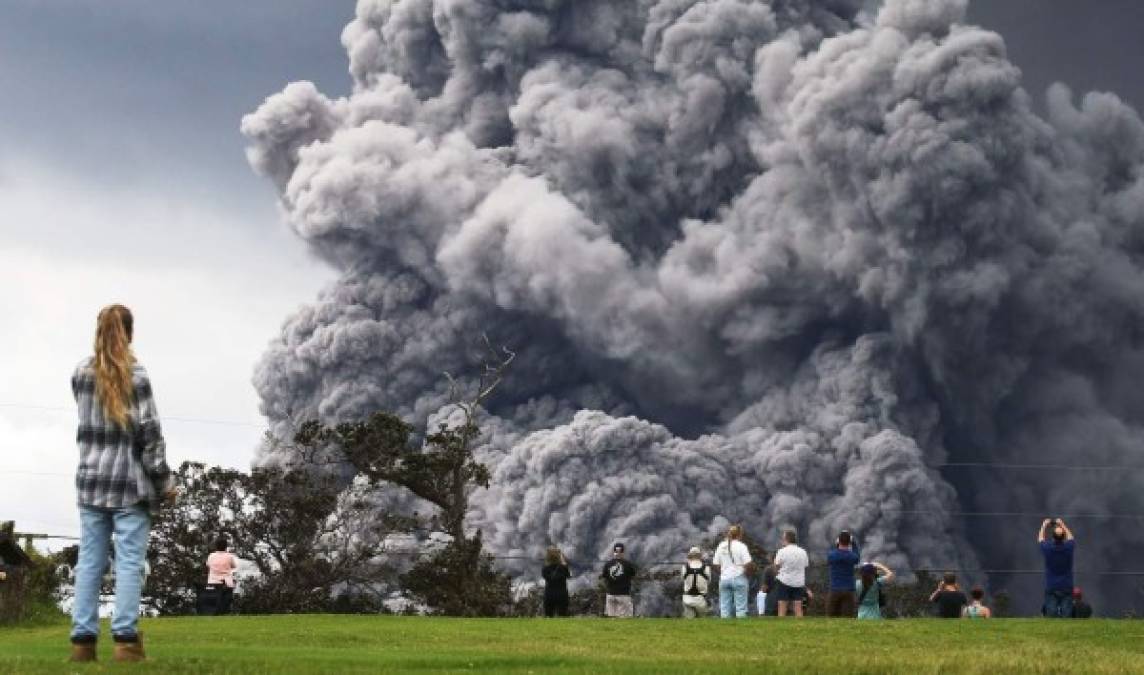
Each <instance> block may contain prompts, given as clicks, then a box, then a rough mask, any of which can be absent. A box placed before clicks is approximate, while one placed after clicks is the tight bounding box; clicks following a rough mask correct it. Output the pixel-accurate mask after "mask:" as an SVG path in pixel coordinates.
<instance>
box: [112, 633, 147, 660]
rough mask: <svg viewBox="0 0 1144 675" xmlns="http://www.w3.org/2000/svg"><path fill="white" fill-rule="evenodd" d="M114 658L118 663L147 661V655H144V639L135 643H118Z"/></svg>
mask: <svg viewBox="0 0 1144 675" xmlns="http://www.w3.org/2000/svg"><path fill="white" fill-rule="evenodd" d="M114 658H115V660H116V661H145V660H146V659H147V655H146V654H144V653H143V639H142V638H139V639H137V640H136V641H135V642H116V643H115V657H114Z"/></svg>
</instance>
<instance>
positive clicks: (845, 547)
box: [826, 530, 862, 618]
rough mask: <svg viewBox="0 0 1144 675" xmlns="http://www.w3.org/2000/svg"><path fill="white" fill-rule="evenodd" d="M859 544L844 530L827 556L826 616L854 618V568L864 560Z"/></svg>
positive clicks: (855, 606)
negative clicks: (827, 588)
mask: <svg viewBox="0 0 1144 675" xmlns="http://www.w3.org/2000/svg"><path fill="white" fill-rule="evenodd" d="M861 555H862V554H861V552H860V551H859V550H858V542H857V541H854V537H853V535H851V534H850V532H848V531H846V530H843V531H842V532H840V533H839V534H838V539H836V540H835V542H834V548H832V549H830V552H828V553H827V554H826V563H827V565H829V567H830V592H829V593H828V594H827V595H826V616H831V617H839V616H841V617H847V618H853V617H854V612H855V610H856V608H857V605H856V603H855V595H854V568H855V567H857V566H858V562H859V561H860V560H861V559H862V557H861Z"/></svg>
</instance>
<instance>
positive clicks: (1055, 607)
mask: <svg viewBox="0 0 1144 675" xmlns="http://www.w3.org/2000/svg"><path fill="white" fill-rule="evenodd" d="M1042 611H1043V613H1044V615H1045V616H1047V617H1049V618H1050V619H1071V618H1072V613H1073V599H1072V591H1045V606H1044V609H1043V610H1042Z"/></svg>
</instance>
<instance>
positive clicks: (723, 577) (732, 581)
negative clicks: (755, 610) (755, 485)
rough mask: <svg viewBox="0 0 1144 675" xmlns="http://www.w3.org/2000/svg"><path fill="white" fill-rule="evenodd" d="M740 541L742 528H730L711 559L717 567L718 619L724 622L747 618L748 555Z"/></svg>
mask: <svg viewBox="0 0 1144 675" xmlns="http://www.w3.org/2000/svg"><path fill="white" fill-rule="evenodd" d="M742 538H743V528H742V527H741V526H739V525H732V526H731V527H730V528H729V529H728V530H727V538H726V539H724V540H723V541H721V542H719V546H718V547H716V548H715V556H714V557H713V558H712V559H711V564H712V565H714V566H716V567H718V568H719V616H721V617H722V618H724V619H731V618H735V617H738V618H740V619H746V618H747V594H748V593H749V591H750V582H749V580H748V579H747V573H746V568H747V567H748V566H750V565H751V552H750V551H749V550H748V549H747V545H746V544H744V543H743V542H742V541H740V540H741V539H742Z"/></svg>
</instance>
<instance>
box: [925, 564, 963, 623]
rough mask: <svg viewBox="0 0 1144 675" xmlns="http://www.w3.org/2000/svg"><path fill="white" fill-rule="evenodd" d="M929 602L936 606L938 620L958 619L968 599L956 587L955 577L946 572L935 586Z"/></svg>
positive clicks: (959, 588)
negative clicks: (935, 588)
mask: <svg viewBox="0 0 1144 675" xmlns="http://www.w3.org/2000/svg"><path fill="white" fill-rule="evenodd" d="M930 602H932V603H934V605H935V606H936V610H935V611H936V612H937V616H938V618H941V619H960V618H961V610H962V609H963V608H964V607H965V606H966V605H968V604H969V598H967V597H965V593H964V592H962V590H961V587H960V586H958V585H957V575H956V574H954V573H953V572H946V573H945V574H944V575H943V576H942V578H941V583H939V584H938V585H937V590H935V591H934V592H933V593H932V594H931V595H930Z"/></svg>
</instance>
